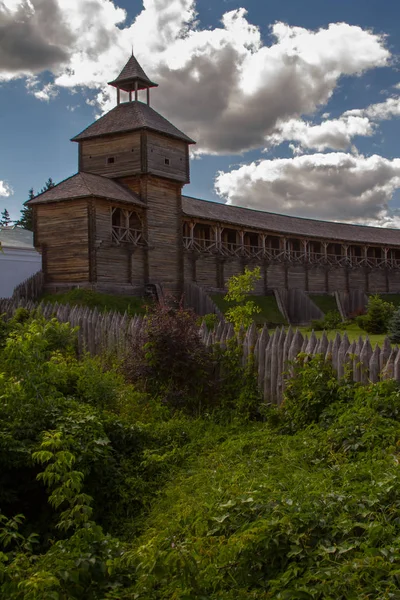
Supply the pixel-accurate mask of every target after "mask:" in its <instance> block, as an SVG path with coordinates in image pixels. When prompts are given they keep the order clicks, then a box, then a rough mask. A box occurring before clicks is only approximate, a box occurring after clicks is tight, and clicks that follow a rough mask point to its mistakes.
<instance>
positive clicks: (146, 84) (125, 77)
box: [109, 47, 158, 92]
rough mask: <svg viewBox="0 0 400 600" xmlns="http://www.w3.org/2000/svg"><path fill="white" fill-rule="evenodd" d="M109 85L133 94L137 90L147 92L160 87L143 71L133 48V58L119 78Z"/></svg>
mask: <svg viewBox="0 0 400 600" xmlns="http://www.w3.org/2000/svg"><path fill="white" fill-rule="evenodd" d="M109 85H112V86H114V87H116V88H118V89H120V90H123V91H124V92H132V91H133V90H135V89H136V90H145V89H149V88H152V87H158V84H157V83H154V82H153V81H151V80H150V79H149V78H148V77H147V75H146V73H145V72H144V71H143V69H142V67H141V66H140V64H139V63H138V61H137V59H136V58H135V56H134V54H133V47H132V56H131V57H130V58H129V60H128V62H127V63H126V65H125V67H124V68H123V69H122V71H121V73H120V74H119V75H118V77H117V78H116V79H114V80H113V81H110V82H109Z"/></svg>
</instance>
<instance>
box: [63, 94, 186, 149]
mask: <svg viewBox="0 0 400 600" xmlns="http://www.w3.org/2000/svg"><path fill="white" fill-rule="evenodd" d="M138 129H151V130H153V131H158V132H159V133H164V134H166V135H169V136H171V137H174V138H178V139H180V140H183V141H185V142H187V143H188V144H194V143H195V142H194V141H193V140H192V139H190V137H188V136H187V135H185V134H184V133H182V131H179V129H177V127H175V126H174V125H172V123H170V122H169V121H167V119H165V118H164V117H162V116H161V115H160V114H158V112H156V111H155V110H154V109H153V108H151V107H150V106H148V105H147V104H144V103H143V102H123V103H122V104H119V105H118V106H115V107H114V108H113V109H112V110H110V112H108V113H106V114H105V115H103V116H102V117H100V119H98V120H97V121H95V122H94V123H92V124H91V125H89V127H87V128H86V129H84V130H83V131H82V132H81V133H79V134H78V135H76V136H75V137H73V138H72V140H71V141H73V142H80V141H81V140H86V139H89V138H94V137H100V136H104V135H111V134H115V133H124V132H128V131H136V130H138Z"/></svg>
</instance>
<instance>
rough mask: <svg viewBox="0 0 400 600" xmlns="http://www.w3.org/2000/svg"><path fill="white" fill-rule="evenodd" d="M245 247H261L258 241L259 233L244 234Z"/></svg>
mask: <svg viewBox="0 0 400 600" xmlns="http://www.w3.org/2000/svg"><path fill="white" fill-rule="evenodd" d="M243 241H244V245H245V246H254V247H258V246H259V240H258V233H253V232H251V233H250V232H249V231H248V232H246V233H245V234H244V239H243Z"/></svg>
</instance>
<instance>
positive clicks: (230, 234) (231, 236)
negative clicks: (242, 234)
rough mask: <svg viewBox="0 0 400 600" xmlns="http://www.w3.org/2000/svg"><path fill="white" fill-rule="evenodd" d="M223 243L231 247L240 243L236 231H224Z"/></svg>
mask: <svg viewBox="0 0 400 600" xmlns="http://www.w3.org/2000/svg"><path fill="white" fill-rule="evenodd" d="M222 242H223V243H224V244H227V245H228V247H229V246H235V245H236V244H237V242H238V240H237V231H236V229H224V231H223V232H222Z"/></svg>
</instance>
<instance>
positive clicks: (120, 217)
mask: <svg viewBox="0 0 400 600" xmlns="http://www.w3.org/2000/svg"><path fill="white" fill-rule="evenodd" d="M124 222H125V217H124V213H123V211H122V208H114V210H113V212H112V226H113V227H123V226H124Z"/></svg>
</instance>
